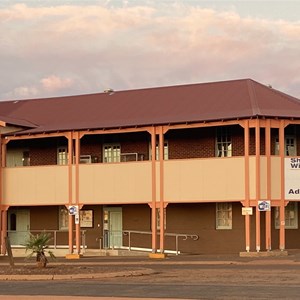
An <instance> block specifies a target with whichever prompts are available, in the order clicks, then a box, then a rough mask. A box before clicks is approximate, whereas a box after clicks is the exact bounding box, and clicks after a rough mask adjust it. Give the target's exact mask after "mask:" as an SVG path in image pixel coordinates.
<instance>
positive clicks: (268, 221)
mask: <svg viewBox="0 0 300 300" xmlns="http://www.w3.org/2000/svg"><path fill="white" fill-rule="evenodd" d="M265 139H266V156H267V199H268V200H269V201H271V196H272V195H271V174H272V173H271V120H267V121H266V133H265ZM271 207H272V202H271ZM271 244H272V243H271V211H266V250H267V251H270V250H271Z"/></svg>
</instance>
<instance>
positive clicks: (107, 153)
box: [103, 144, 121, 163]
mask: <svg viewBox="0 0 300 300" xmlns="http://www.w3.org/2000/svg"><path fill="white" fill-rule="evenodd" d="M120 158H121V146H120V144H105V145H104V146H103V162H105V163H111V162H120Z"/></svg>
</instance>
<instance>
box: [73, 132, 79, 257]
mask: <svg viewBox="0 0 300 300" xmlns="http://www.w3.org/2000/svg"><path fill="white" fill-rule="evenodd" d="M74 135H75V193H76V195H75V198H76V205H78V207H79V162H80V139H79V134H78V132H77V133H76V134H75V133H74ZM79 213H80V212H79V210H78V214H79ZM78 217H79V216H78ZM75 228H76V251H77V254H79V253H80V222H79V223H77V224H76V225H75Z"/></svg>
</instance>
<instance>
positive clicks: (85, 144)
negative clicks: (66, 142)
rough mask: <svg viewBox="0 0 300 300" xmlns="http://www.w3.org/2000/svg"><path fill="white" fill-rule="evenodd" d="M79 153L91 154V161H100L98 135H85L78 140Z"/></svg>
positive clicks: (100, 152) (100, 153)
mask: <svg viewBox="0 0 300 300" xmlns="http://www.w3.org/2000/svg"><path fill="white" fill-rule="evenodd" d="M80 155H91V157H92V162H93V163H98V162H102V144H101V139H100V137H99V136H96V135H91V136H90V135H86V136H84V137H83V138H82V139H81V141H80Z"/></svg>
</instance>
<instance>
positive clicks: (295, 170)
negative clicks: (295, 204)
mask: <svg viewBox="0 0 300 300" xmlns="http://www.w3.org/2000/svg"><path fill="white" fill-rule="evenodd" d="M284 165H285V170H284V171H285V199H287V200H300V157H293V158H285V161H284Z"/></svg>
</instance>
